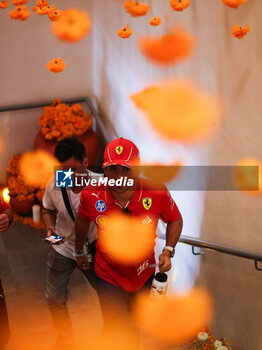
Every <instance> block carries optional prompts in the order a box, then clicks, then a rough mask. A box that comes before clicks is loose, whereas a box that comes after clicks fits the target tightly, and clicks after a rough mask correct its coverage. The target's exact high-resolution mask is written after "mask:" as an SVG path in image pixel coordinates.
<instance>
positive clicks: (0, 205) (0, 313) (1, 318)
mask: <svg viewBox="0 0 262 350" xmlns="http://www.w3.org/2000/svg"><path fill="white" fill-rule="evenodd" d="M12 220H13V214H12V210H11V209H10V207H9V205H8V204H7V203H5V202H4V201H3V199H2V198H0V232H4V231H6V230H7V229H8V228H9V226H10V224H11V223H12ZM9 335H10V330H9V323H8V317H7V310H6V304H5V297H4V291H3V288H2V284H1V279H0V349H4V348H5V346H6V344H7V342H8V339H9Z"/></svg>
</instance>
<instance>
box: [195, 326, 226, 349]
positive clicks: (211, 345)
mask: <svg viewBox="0 0 262 350" xmlns="http://www.w3.org/2000/svg"><path fill="white" fill-rule="evenodd" d="M200 332H205V333H207V335H208V339H207V341H206V342H205V344H204V343H201V346H202V345H203V346H204V350H214V343H215V339H214V337H213V336H212V335H211V333H210V331H209V329H208V328H206V327H205V328H201V329H200V330H199V333H200ZM218 340H219V341H220V342H221V344H222V345H224V346H226V347H227V348H228V349H229V345H228V343H227V341H226V340H225V339H223V338H221V339H218ZM199 345H200V344H199V341H198V339H197V335H196V336H195V338H194V339H193V340H192V342H191V347H190V350H196V349H197V346H199Z"/></svg>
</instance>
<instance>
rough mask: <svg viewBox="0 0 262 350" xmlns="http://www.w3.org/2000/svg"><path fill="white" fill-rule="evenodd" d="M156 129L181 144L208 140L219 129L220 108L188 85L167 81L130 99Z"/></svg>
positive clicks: (214, 100)
mask: <svg viewBox="0 0 262 350" xmlns="http://www.w3.org/2000/svg"><path fill="white" fill-rule="evenodd" d="M131 99H132V100H133V102H134V103H135V105H136V106H137V107H138V108H140V109H141V110H142V111H143V112H144V113H145V116H146V117H147V118H148V120H149V121H150V123H151V124H152V125H153V127H154V128H155V129H156V130H157V131H158V132H159V133H160V134H161V135H163V136H164V137H166V138H168V139H172V140H179V141H184V142H187V141H195V140H200V139H206V138H208V137H209V136H211V135H212V134H213V133H214V132H215V131H216V129H217V127H218V125H219V121H220V113H221V107H220V104H219V102H218V100H217V99H215V98H214V97H213V96H210V95H208V94H206V93H204V92H202V91H201V90H199V89H198V88H197V87H195V86H194V85H193V84H192V83H190V82H187V81H168V82H165V83H163V84H161V85H155V86H150V87H148V88H146V89H144V90H142V91H141V92H139V93H137V94H134V95H132V96H131Z"/></svg>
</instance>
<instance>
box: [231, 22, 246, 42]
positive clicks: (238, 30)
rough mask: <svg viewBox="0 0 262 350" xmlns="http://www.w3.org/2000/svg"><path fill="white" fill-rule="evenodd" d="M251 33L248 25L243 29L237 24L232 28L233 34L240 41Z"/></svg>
mask: <svg viewBox="0 0 262 350" xmlns="http://www.w3.org/2000/svg"><path fill="white" fill-rule="evenodd" d="M249 31H250V27H249V25H248V24H247V25H245V27H241V26H238V25H236V24H235V25H234V26H233V27H232V34H233V35H234V37H236V38H238V39H242V38H243V37H244V36H245V35H247V33H248V32H249Z"/></svg>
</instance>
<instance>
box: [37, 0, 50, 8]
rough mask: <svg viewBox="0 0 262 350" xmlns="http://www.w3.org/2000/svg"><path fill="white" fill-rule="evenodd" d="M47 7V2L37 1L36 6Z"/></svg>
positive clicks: (46, 0)
mask: <svg viewBox="0 0 262 350" xmlns="http://www.w3.org/2000/svg"><path fill="white" fill-rule="evenodd" d="M48 5H49V2H48V0H37V2H36V6H38V7H46V6H48Z"/></svg>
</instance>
